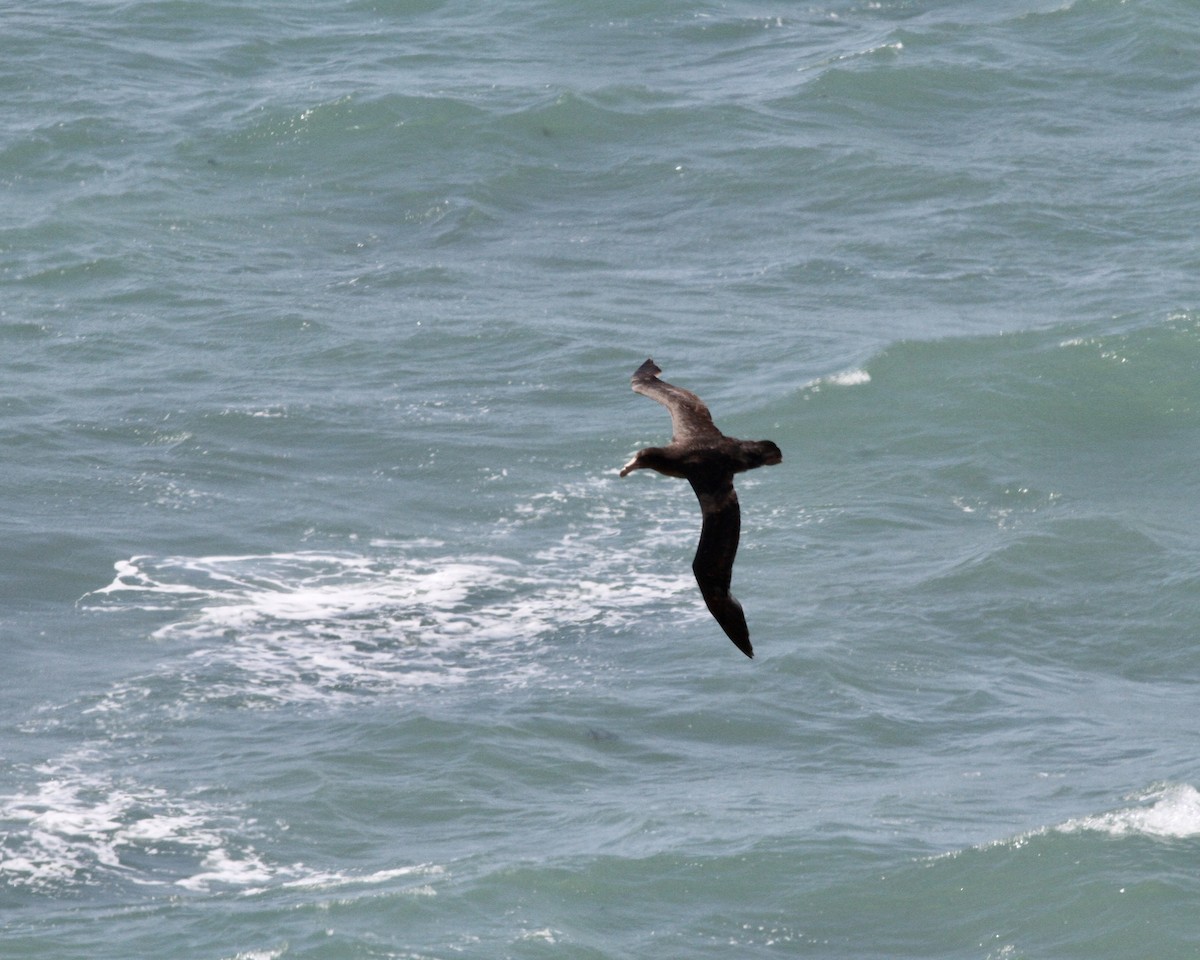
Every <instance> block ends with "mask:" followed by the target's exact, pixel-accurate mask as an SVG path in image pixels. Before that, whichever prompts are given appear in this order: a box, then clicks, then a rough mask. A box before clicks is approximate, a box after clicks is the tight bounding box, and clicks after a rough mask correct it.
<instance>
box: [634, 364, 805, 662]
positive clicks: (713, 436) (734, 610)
mask: <svg viewBox="0 0 1200 960" xmlns="http://www.w3.org/2000/svg"><path fill="white" fill-rule="evenodd" d="M660 373H662V370H660V369H659V367H658V366H657V365H656V364H655V363H654V361H653V360H647V361H646V362H645V363H643V364H642V365H641V366H640V367H638V368H637V370H636V371H635V372H634V374H633V379H632V384H633V389H634V391H635V392H636V393H640V394H642V395H643V396H646V397H649V398H650V399H651V400H656V401H658V402H659V403H661V404H662V405H663V406H664V407H666V408H667V410H669V411H670V413H671V427H672V432H673V436H672V437H671V442H670V443H669V444H668V445H667V446H665V447H647V448H646V449H644V450H639V451H638V452H637V454H636V455H635V456H634V458H633V459H632V460H630V461H629V462H628V463H627V464H625V466H624V467H622V468H621V476H623V477H624V476H626V475H628V474H629V473H631V472H632V471H634V470H643V469H646V470H657V471H658V472H659V473H662V474H666V475H667V476H668V477H679V478H682V479H685V480H687V481H688V482H689V483H690V484H691V485H692V489H693V490H694V491H695V492H696V498H697V499H698V500H699V501H700V509H701V511H702V512H703V515H704V521H703V525H702V526H701V528H700V544H699V546H698V547H697V548H696V556H695V559H694V560H693V561H692V572H693V573H694V574H695V575H696V582H697V583H698V584H699V585H700V593H701V594H702V595H703V597H704V602H705V604H706V605H707V606H708V609H709V612H710V613H711V614H712V615H713V617H714V618H715V619H716V621H717V623H719V624H720V625H721V628H722V629H723V630H724V631H725V633H726V634H727V635H728V637H729V639H730V640H732V641H733V642H734V644H736V645H737V648H738V649H739V650H741V651H742V653H744V654H745V655H746V656H748V657H753V656H754V648H753V647H752V646H751V644H750V631H749V629H748V628H747V626H746V616H745V614H744V613H743V612H742V605H741V604H740V603H738V601H737V598H736V597H734V596H733V594H732V593H730V592H729V584H730V580H731V579H732V576H733V560H734V557H736V556H737V549H738V540H739V539H740V537H741V530H742V514H741V509H740V508H739V506H738V498H737V493H736V492H735V491H734V489H733V475H734V474H735V473H742V472H744V471H746V470H753V469H754V468H755V467H762V466H769V465H771V464H775V463H780V462H781V461H782V460H783V455H782V454H781V453H780V451H779V447H777V446H776V445H775V444H774V443H772V442H771V441H770V440H735V439H734V438H733V437H727V436H725V434H723V433H721V431H720V430H718V429H717V428H716V425H715V424H714V423H713V420H712V414H710V413H709V412H708V407H706V406H705V405H704V402H703V401H702V400H701V399H700V398H699V397H697V396H696V395H695V394H694V393H692V392H691V391H690V390H684V389H683V388H682V387H676V386H674V385H672V384H669V383H666V382H664V381H662V380H659V379H658V374H660Z"/></svg>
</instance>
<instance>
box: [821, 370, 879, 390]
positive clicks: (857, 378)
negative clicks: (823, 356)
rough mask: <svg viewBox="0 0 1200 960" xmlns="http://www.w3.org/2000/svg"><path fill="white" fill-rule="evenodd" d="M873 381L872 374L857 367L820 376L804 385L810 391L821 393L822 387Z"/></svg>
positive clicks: (853, 385)
mask: <svg viewBox="0 0 1200 960" xmlns="http://www.w3.org/2000/svg"><path fill="white" fill-rule="evenodd" d="M870 382H871V375H870V374H869V373H867V371H866V370H861V369H858V368H855V369H853V370H843V371H842V372H841V373H832V374H830V375H829V376H826V377H818V378H817V379H816V380H810V381H809V382H808V383H806V384H805V385H804V388H805V389H806V390H808V392H809V393H820V392H821V388H822V387H857V386H860V385H862V384H864V383H870Z"/></svg>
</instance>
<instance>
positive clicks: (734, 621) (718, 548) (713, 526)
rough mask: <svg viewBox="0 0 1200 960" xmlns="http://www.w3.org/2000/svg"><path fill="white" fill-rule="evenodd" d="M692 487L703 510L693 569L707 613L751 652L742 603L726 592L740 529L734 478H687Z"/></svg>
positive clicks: (729, 476)
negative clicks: (698, 543) (702, 521)
mask: <svg viewBox="0 0 1200 960" xmlns="http://www.w3.org/2000/svg"><path fill="white" fill-rule="evenodd" d="M689 479H690V480H691V484H692V489H693V490H695V491H696V497H697V499H699V501H700V509H701V510H702V511H703V512H704V523H703V525H702V526H701V528H700V545H699V546H698V547H696V557H695V559H694V560H693V561H692V572H693V573H694V574H695V575H696V583H698V584H699V585H700V594H701V595H702V596H703V597H704V603H705V604H706V605H707V606H708V610H709V613H711V614H712V615H713V617H715V618H716V621H717V623H719V624H720V625H721V629H722V630H724V631H725V633H726V635H727V636H728V637H729V639H730V640H732V641H733V642H734V644H735V645H736V646H737V648H738V649H739V650H741V651H742V653H744V654H745V655H746V656H748V657H753V656H754V648H753V647H752V646H751V645H750V630H749V628H748V627H747V626H746V615H745V614H744V613H743V612H742V605H741V604H740V603H738V602H737V598H736V597H734V595H733V594H732V593H730V592H729V582H730V580H731V579H732V578H733V560H734V557H736V556H737V549H738V539H739V538H740V537H741V532H742V511H741V509H740V508H739V507H738V498H737V493H736V491H734V489H733V478H732V476H731V475H726V476H723V477H720V478H715V479H713V478H699V477H697V478H689Z"/></svg>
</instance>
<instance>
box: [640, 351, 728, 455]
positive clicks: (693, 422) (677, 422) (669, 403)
mask: <svg viewBox="0 0 1200 960" xmlns="http://www.w3.org/2000/svg"><path fill="white" fill-rule="evenodd" d="M660 373H662V370H661V369H659V367H658V365H657V364H656V363H655V362H654V361H653V360H647V361H646V362H645V363H643V364H642V365H641V366H640V367H638V368H637V370H636V371H634V374H633V379H632V381H631V382H632V384H633V390H634V392H635V393H640V394H641V395H642V396H644V397H649V398H650V399H651V400H657V401H658V402H659V403H661V404H662V405H663V406H664V407H666V408H667V409H668V410H669V411H671V430H672V432H673V433H674V436H673V437H672V438H671V442H672V443H688V442H689V441H692V440H700V439H704V438H706V437H713V438H716V437H719V436H721V431H720V430H718V429H717V428H716V426H715V425H714V424H713V419H712V414H711V413H709V412H708V407H706V406H705V405H704V401H703V400H701V399H700V398H699V397H698V396H696V395H695V394H694V393H692V392H691V391H690V390H684V389H683V387H677V386H675V385H673V384H670V383H666V382H664V381H662V380H659V379H658V375H659V374H660Z"/></svg>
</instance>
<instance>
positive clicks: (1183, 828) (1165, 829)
mask: <svg viewBox="0 0 1200 960" xmlns="http://www.w3.org/2000/svg"><path fill="white" fill-rule="evenodd" d="M1130 799H1133V800H1136V801H1138V805H1137V806H1132V807H1125V808H1122V809H1120V810H1114V811H1112V812H1111V813H1101V814H1096V815H1094V816H1087V817H1079V818H1078V819H1074V820H1068V821H1067V822H1066V823H1064V824H1062V825H1061V826H1059V827H1058V828H1057V829H1058V831H1059V832H1061V833H1077V832H1080V831H1084V830H1095V831H1098V832H1101V833H1107V834H1109V835H1110V836H1114V837H1127V836H1146V837H1159V838H1164V839H1169V838H1177V839H1183V838H1186V837H1196V836H1200V791H1197V790H1196V788H1195V787H1193V786H1191V785H1189V784H1186V783H1183V784H1172V785H1164V786H1159V787H1156V788H1154V789H1153V790H1151V791H1149V792H1147V793H1144V794H1140V795H1138V796H1136V797H1131V798H1130ZM1147 802H1149V805H1148V806H1147V805H1146V804H1147Z"/></svg>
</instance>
